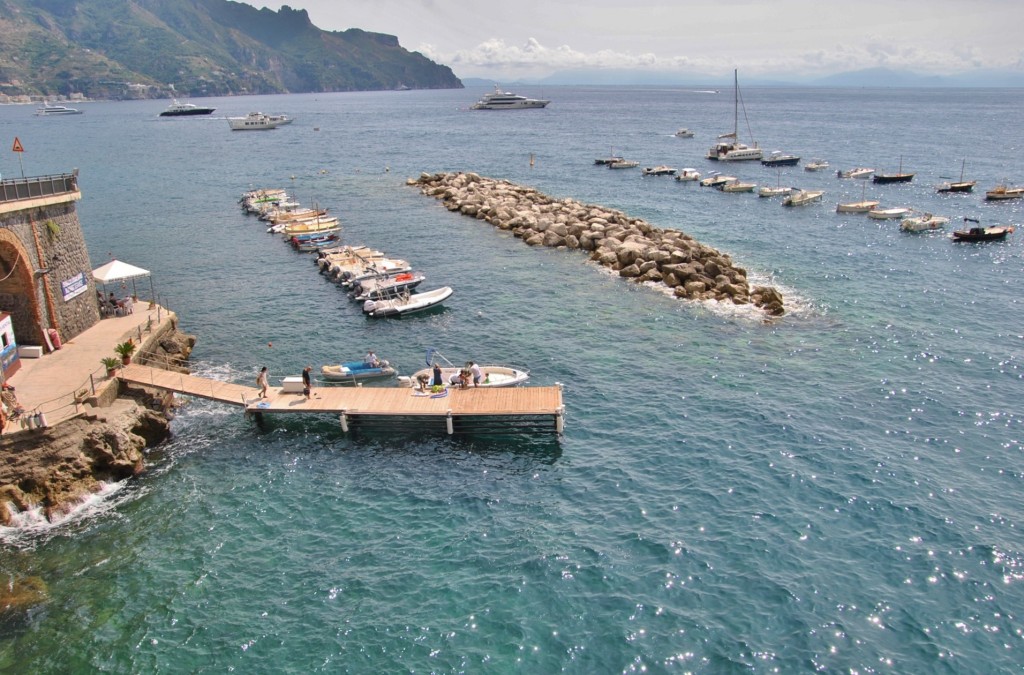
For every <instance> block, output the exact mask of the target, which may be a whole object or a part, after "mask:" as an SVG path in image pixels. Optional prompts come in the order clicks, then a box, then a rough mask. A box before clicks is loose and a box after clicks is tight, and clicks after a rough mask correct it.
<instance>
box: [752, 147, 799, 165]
mask: <svg viewBox="0 0 1024 675" xmlns="http://www.w3.org/2000/svg"><path fill="white" fill-rule="evenodd" d="M799 163H800V158H799V157H797V156H796V155H787V154H786V153H784V152H782V151H781V150H774V151H772V153H771V154H770V155H768V156H767V157H765V158H764V159H762V160H761V164H763V165H764V166H796V165H797V164H799Z"/></svg>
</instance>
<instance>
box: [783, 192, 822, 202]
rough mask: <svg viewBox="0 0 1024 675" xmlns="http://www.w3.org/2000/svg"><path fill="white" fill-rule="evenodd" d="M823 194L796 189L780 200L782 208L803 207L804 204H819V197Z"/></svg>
mask: <svg viewBox="0 0 1024 675" xmlns="http://www.w3.org/2000/svg"><path fill="white" fill-rule="evenodd" d="M823 194H825V192H824V191H823V190H800V189H796V190H793V192H790V193H789V196H787V197H786V198H785V199H783V200H782V205H783V206H803V205H804V204H810V203H812V202H820V201H821V196H822V195H823Z"/></svg>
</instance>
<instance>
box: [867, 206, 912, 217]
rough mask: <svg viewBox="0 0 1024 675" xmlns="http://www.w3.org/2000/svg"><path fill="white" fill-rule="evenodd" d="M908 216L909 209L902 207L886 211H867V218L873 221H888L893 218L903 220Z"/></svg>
mask: <svg viewBox="0 0 1024 675" xmlns="http://www.w3.org/2000/svg"><path fill="white" fill-rule="evenodd" d="M908 215H910V209H905V208H903V207H899V206H898V207H892V208H888V209H871V210H870V211H868V218H874V219H875V220H890V219H893V218H905V217H906V216H908Z"/></svg>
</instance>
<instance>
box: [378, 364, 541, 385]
mask: <svg viewBox="0 0 1024 675" xmlns="http://www.w3.org/2000/svg"><path fill="white" fill-rule="evenodd" d="M461 370H462V368H458V367H452V366H449V367H444V368H441V384H442V386H444V387H451V386H458V385H457V382H458V377H459V372H460V371H461ZM480 370H482V371H483V373H484V381H483V382H481V383H480V385H479V386H480V387H487V388H489V389H496V388H498V387H515V386H517V385H520V384H522V383H523V382H526V381H527V380H528V379H530V371H528V370H526V369H525V368H510V367H508V366H480ZM421 377H426V378H427V383H428V385H427V386H433V379H434V371H433V368H424V369H422V370H417V371H416V372H415V373H413V374H412V376H411V377H399V378H398V383H399V385H400V386H403V387H414V386H416V383H417V382H418V381H419V379H420V378H421ZM469 388H471V389H472V388H473V382H472V380H470V382H469Z"/></svg>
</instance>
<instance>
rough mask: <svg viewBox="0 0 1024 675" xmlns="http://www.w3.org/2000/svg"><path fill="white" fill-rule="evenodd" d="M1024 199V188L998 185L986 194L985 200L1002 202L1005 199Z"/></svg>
mask: <svg viewBox="0 0 1024 675" xmlns="http://www.w3.org/2000/svg"><path fill="white" fill-rule="evenodd" d="M1021 197H1024V187H1009V186H1007V185H997V186H995V187H994V188H992V189H991V190H988V191H987V192H985V199H987V200H988V201H1002V200H1005V199H1020V198H1021Z"/></svg>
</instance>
